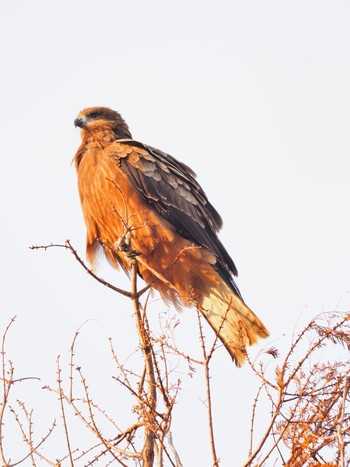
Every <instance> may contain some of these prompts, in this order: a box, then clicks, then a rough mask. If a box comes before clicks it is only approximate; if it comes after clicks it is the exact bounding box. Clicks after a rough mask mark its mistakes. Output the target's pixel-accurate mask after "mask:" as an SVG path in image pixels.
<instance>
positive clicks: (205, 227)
mask: <svg viewBox="0 0 350 467" xmlns="http://www.w3.org/2000/svg"><path fill="white" fill-rule="evenodd" d="M120 142H121V143H123V144H128V145H130V146H131V147H133V148H134V151H133V152H131V153H128V154H127V155H126V156H125V157H121V158H120V159H119V165H120V168H121V170H122V171H123V172H124V173H125V174H126V175H127V176H128V177H129V179H130V180H131V182H132V183H133V185H134V187H135V189H136V190H137V192H138V193H139V195H140V196H141V197H142V198H143V199H144V200H145V201H147V202H148V203H149V204H151V205H152V207H153V209H155V210H156V211H157V212H158V213H159V214H160V215H161V216H162V217H163V218H165V219H166V220H167V221H168V222H169V223H171V224H172V225H173V226H174V228H175V229H176V231H177V232H178V233H180V234H181V235H182V236H183V237H185V238H187V239H189V240H191V241H192V242H194V243H196V244H198V245H201V246H203V247H206V248H208V249H209V250H210V251H211V252H212V253H214V254H215V256H216V258H217V262H216V265H215V267H216V268H217V271H218V272H219V274H220V276H221V277H222V278H223V279H224V281H225V282H226V283H227V284H228V285H229V286H230V288H231V289H232V291H233V292H234V293H235V294H237V295H238V296H241V295H240V292H239V290H238V288H237V285H236V283H235V281H234V280H233V277H232V274H234V275H237V269H236V266H235V264H234V262H233V260H232V258H231V257H230V255H229V254H228V253H227V251H226V249H225V247H224V246H223V244H222V243H221V241H220V240H219V238H218V236H217V232H218V231H219V229H220V228H221V226H222V219H221V217H220V215H219V213H218V212H217V211H216V209H215V208H214V207H213V206H212V205H211V203H210V202H209V201H208V198H207V196H206V194H205V193H204V191H203V189H202V188H201V186H200V185H199V183H198V182H197V181H196V179H195V173H194V172H193V171H192V170H191V169H190V168H189V167H187V165H185V164H183V163H182V162H179V161H177V160H176V159H175V158H174V157H172V156H170V155H169V154H166V153H164V152H162V151H160V150H159V149H156V148H153V147H151V146H146V145H144V144H142V143H139V142H137V141H134V140H123V141H120ZM138 148H141V149H142V151H138ZM135 153H136V154H135ZM116 156H117V155H116Z"/></svg>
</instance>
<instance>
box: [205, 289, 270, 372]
mask: <svg viewBox="0 0 350 467" xmlns="http://www.w3.org/2000/svg"><path fill="white" fill-rule="evenodd" d="M199 308H200V311H201V313H202V314H203V316H204V317H205V319H206V320H207V321H208V323H209V324H210V326H211V327H212V328H213V330H214V331H215V333H216V334H217V335H218V337H219V338H220V340H221V341H222V343H223V344H224V345H225V347H226V349H227V350H228V352H229V354H230V355H231V357H232V359H233V361H234V362H235V364H236V365H237V366H238V367H241V366H242V365H243V363H244V361H245V358H246V347H247V346H248V345H252V344H255V343H256V342H257V341H258V338H259V337H262V338H264V337H267V336H268V335H269V332H268V330H267V329H266V327H265V326H264V325H263V323H262V322H261V321H260V319H259V318H258V317H257V316H256V315H255V314H254V312H253V311H252V310H251V309H250V308H248V307H247V305H246V304H245V303H244V302H243V300H242V299H241V298H239V297H238V296H237V295H234V294H233V293H232V291H231V290H230V289H229V287H228V286H227V285H226V284H222V286H221V287H220V289H215V290H213V289H212V290H211V291H210V293H209V294H208V295H206V296H205V297H203V299H202V301H201V303H200V307H199Z"/></svg>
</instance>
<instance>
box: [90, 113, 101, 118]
mask: <svg viewBox="0 0 350 467" xmlns="http://www.w3.org/2000/svg"><path fill="white" fill-rule="evenodd" d="M99 116H100V112H91V114H90V115H89V117H90V118H97V117H99Z"/></svg>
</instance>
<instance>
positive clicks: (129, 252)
mask: <svg viewBox="0 0 350 467" xmlns="http://www.w3.org/2000/svg"><path fill="white" fill-rule="evenodd" d="M132 230H133V229H132V228H130V227H128V228H127V229H126V231H125V232H124V233H123V235H122V236H121V237H120V238H119V240H118V241H117V242H115V244H114V247H115V249H116V250H117V251H121V252H122V253H124V255H125V256H126V257H127V258H128V259H134V258H136V256H139V255H140V254H141V252H140V251H136V250H133V249H132V247H131V231H132Z"/></svg>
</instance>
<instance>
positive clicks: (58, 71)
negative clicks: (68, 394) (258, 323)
mask: <svg viewBox="0 0 350 467" xmlns="http://www.w3.org/2000/svg"><path fill="white" fill-rule="evenodd" d="M349 24H350V4H349V2H348V1H336V2H335V1H333V2H330V1H321V0H317V1H316V0H315V1H308V0H306V1H305V0H303V1H297V0H296V1H281V0H276V1H259V0H256V1H237V0H231V1H230V0H226V1H224V0H218V1H216V2H215V3H214V2H209V1H203V0H201V1H198V0H194V1H183V0H179V1H177V2H167V1H160V0H157V1H156V0H150V1H147V2H146V1H142V0H135V1H128V2H126V1H120V0H102V1H99V2H96V1H90V0H84V1H82V0H74V1H73V0H71V1H67V0H61V1H60V2H50V1H44V0H33V1H30V2H28V1H24V0H18V1H11V2H3V4H2V6H1V15H0V35H1V44H2V46H1V49H2V50H1V64H2V66H1V68H2V72H1V78H0V79H1V94H2V97H1V103H2V105H1V112H0V118H1V129H2V147H3V151H2V153H3V154H2V164H3V165H2V170H1V180H2V182H1V184H0V190H1V200H2V203H1V243H2V246H3V253H2V263H3V266H2V292H1V295H0V304H1V314H0V330H1V332H3V330H4V328H5V326H6V324H7V323H8V322H9V319H10V317H11V316H13V315H17V320H16V323H15V325H14V327H13V329H12V331H11V333H10V336H9V341H8V349H7V357H8V358H10V359H11V360H12V361H13V362H14V365H15V369H16V375H17V377H24V376H37V377H40V378H41V381H40V382H35V381H32V382H26V383H23V384H21V385H18V386H15V388H14V394H13V401H14V404H15V399H16V398H19V399H22V400H24V401H25V402H26V404H27V407H28V408H31V407H33V408H34V418H35V417H37V418H36V425H35V435H36V436H37V437H38V439H40V437H41V435H43V434H44V432H45V431H46V428H47V427H48V426H49V425H50V421H51V420H52V419H53V418H54V417H55V416H56V417H58V418H59V414H58V411H57V409H58V403H57V401H56V398H55V396H53V395H51V394H49V393H48V392H45V391H43V390H42V389H41V387H42V386H44V385H45V384H52V385H54V384H55V378H56V375H55V371H56V363H55V360H56V356H57V355H58V354H60V355H61V356H62V357H61V358H62V359H63V361H64V362H67V361H68V351H69V347H70V343H71V340H72V338H73V336H74V333H75V331H76V330H77V328H78V327H79V326H80V325H81V324H82V323H84V322H85V321H86V320H92V321H90V322H88V323H87V324H86V325H85V326H84V327H83V329H82V332H81V336H80V341H79V344H78V349H77V350H78V357H77V358H78V359H79V361H80V362H81V363H82V367H83V368H84V370H85V371H86V373H87V376H88V378H89V380H90V381H89V382H90V387H91V388H92V389H91V390H92V391H93V395H95V396H96V399H98V400H99V401H101V405H103V406H104V407H108V405H110V406H112V407H114V408H117V412H116V414H117V415H116V418H118V410H119V409H120V411H123V410H125V405H126V404H127V403H128V400H127V399H126V402H124V401H120V399H116V390H117V389H118V391H119V388H117V387H116V384H115V383H114V382H113V381H112V378H111V376H112V375H113V374H115V373H116V370H115V367H114V366H113V363H112V361H111V355H110V352H109V344H108V338H109V337H112V338H113V340H114V342H116V343H117V345H118V348H120V352H121V354H122V355H123V356H124V357H125V358H126V357H127V356H128V355H129V354H131V353H132V352H133V351H134V348H135V346H136V341H135V334H134V322H133V318H132V309H131V307H130V305H129V304H128V302H127V301H126V300H125V299H124V298H121V297H119V296H117V295H115V294H113V293H111V292H110V291H108V290H106V289H104V288H103V287H102V286H100V285H99V284H97V283H96V282H94V281H93V280H92V279H91V278H90V277H88V276H87V275H86V273H84V272H83V271H82V269H81V268H80V267H79V266H78V264H77V263H76V262H75V261H74V259H73V257H72V256H71V255H70V254H68V253H65V252H64V251H61V250H50V251H47V252H33V251H30V250H29V248H28V247H29V246H30V245H32V244H37V245H39V244H49V243H51V242H54V243H56V242H58V243H62V242H64V240H65V239H67V238H69V239H70V240H71V242H72V243H73V245H74V246H75V247H76V248H77V249H78V251H79V253H80V254H81V256H84V254H85V253H84V250H85V225H84V221H83V217H82V214H81V209H80V203H79V198H78V192H77V187H76V174H75V169H74V166H72V165H70V163H71V160H72V158H73V156H74V154H75V151H76V149H77V147H78V145H79V143H80V135H79V131H78V130H77V129H75V128H74V125H73V121H74V118H75V117H76V114H77V113H78V112H79V110H81V109H82V108H85V107H90V106H94V105H104V106H108V107H111V108H113V109H115V110H118V111H119V112H120V113H121V114H122V115H123V117H124V118H125V119H126V121H127V123H128V124H129V127H130V129H131V132H132V134H133V136H134V138H135V139H137V140H140V141H143V142H145V143H148V144H150V145H152V146H155V147H158V148H159V149H162V150H164V151H166V152H168V153H170V154H172V155H173V156H175V157H176V158H178V159H180V160H181V161H183V162H185V163H186V164H187V165H189V166H190V167H192V168H193V169H194V170H195V172H196V173H197V174H198V179H199V182H200V183H201V184H202V186H203V188H204V189H205V191H206V193H207V195H208V197H209V199H210V200H211V202H212V204H213V205H214V206H215V207H216V208H217V210H218V211H219V212H220V214H221V215H222V217H223V219H224V228H223V230H222V233H221V236H220V237H221V239H222V241H223V243H224V244H225V246H226V248H227V250H228V251H229V252H230V254H231V255H232V257H233V259H234V261H235V263H236V265H237V267H238V270H239V274H240V275H239V278H238V281H237V283H238V286H239V288H240V290H241V292H242V295H243V297H244V298H245V301H246V302H247V304H248V305H249V306H250V307H251V308H252V309H253V310H254V311H255V312H256V314H257V315H258V316H259V317H260V318H261V319H262V320H263V321H264V323H265V324H266V325H267V327H268V328H269V329H270V332H271V338H270V342H271V343H273V345H275V346H277V347H281V349H283V348H285V346H287V345H288V342H289V341H290V339H291V336H292V333H293V331H294V330H295V329H301V327H302V326H303V324H305V323H307V322H308V320H309V319H311V318H312V317H314V316H315V315H317V314H319V313H321V312H323V311H328V310H334V309H337V310H349V308H350V295H349V288H350V241H349V238H350V220H349V219H350V217H349V199H350V187H349V178H350V163H349V154H350V110H349V109H350V86H349V83H350V28H349ZM99 271H100V272H101V274H102V275H103V276H104V277H106V278H108V279H109V280H111V281H113V282H114V283H115V284H116V285H121V286H124V287H127V286H128V281H127V279H125V277H124V276H123V274H122V273H118V272H115V271H113V270H112V269H111V268H109V267H108V266H106V265H105V263H104V260H102V259H101V267H100V269H99ZM154 299H155V302H154V303H152V305H151V306H150V313H152V312H153V313H154V314H157V313H159V312H160V313H161V312H164V311H166V307H165V306H163V305H162V303H161V302H160V301H159V300H157V299H158V297H157V295H154ZM180 320H181V323H180V325H179V326H178V329H179V339H180V341H182V340H183V341H184V342H185V344H184V345H189V344H190V343H191V341H192V342H193V349H197V350H198V331H197V327H196V319H195V313H194V312H193V310H190V311H189V310H185V311H184V312H183V313H182V314H181V315H180ZM207 336H208V338H209V337H210V331H209V330H208V332H207ZM181 339H182V340H181ZM265 344H266V342H261V343H260V344H258V346H256V348H255V349H252V354H255V353H256V352H257V351H258V350H259V349H260V348H262V347H263V346H264V345H265ZM271 345H272V344H271ZM197 350H194V352H196V351H197ZM66 376H67V375H66ZM212 383H213V396H214V400H213V404H214V411H215V412H214V414H215V417H216V419H215V420H216V430H217V444H218V446H217V450H218V455H219V457H220V458H221V460H222V466H224V467H225V466H229V465H230V466H231V465H240V463H241V462H242V461H243V460H244V459H245V458H246V457H247V449H248V439H249V431H248V430H249V421H250V410H251V405H252V400H253V395H254V391H255V390H256V389H257V382H256V381H255V379H254V377H253V376H252V373H251V371H250V370H249V368H248V366H246V367H245V368H243V369H242V370H238V369H236V367H235V366H234V365H233V364H232V362H231V360H230V358H229V357H228V355H227V353H226V352H225V350H224V349H220V350H218V351H217V352H216V354H215V358H214V361H213V381H212ZM118 394H119V393H118ZM118 397H119V396H118ZM200 398H204V387H203V386H202V380H201V377H200V371H199V370H198V372H197V374H196V375H195V377H194V378H193V379H192V380H188V379H186V378H185V379H184V383H183V393H182V395H181V397H180V398H179V400H178V403H177V406H176V411H175V413H174V419H175V422H174V428H173V437H174V443H175V445H176V447H177V449H178V451H179V453H180V456H181V458H182V461H183V464H184V466H188V465H201V466H210V465H211V459H210V457H209V443H208V442H207V431H206V426H205V420H206V412H205V410H204V407H203V404H202V402H201V401H200ZM36 414H37V415H36ZM189 420H190V421H191V423H189ZM74 423H75V422H74ZM121 425H123V421H121ZM8 426H9V433H8V434H7V438H6V443H7V444H6V445H5V446H6V447H7V452H8V453H10V454H9V456H10V457H12V460H15V458H16V456H17V452H18V449H19V448H18V440H20V435H18V438H17V441H15V440H16V435H15V433H16V431H15V428H14V426H13V425H11V424H10V423H8ZM76 426H77V428H72V432H73V433H76V434H77V435H76V436H78V437H82V436H85V432H86V430H83V429H82V428H81V427H80V428H79V424H77V425H76ZM79 430H80V431H79ZM86 435H87V433H86ZM5 436H6V434H5ZM59 438H61V439H63V437H62V436H60V434H59V433H57V434H56V438H55V439H56V441H52V443H51V447H50V449H51V450H50V449H48V452H55V454H54V455H53V456H57V457H59V456H62V455H64V448H63V447H62V446H64V444H63V441H57V439H59ZM189 439H191V442H189ZM55 449H56V450H55ZM57 451H58V452H57ZM43 452H45V450H44V451H43ZM233 453H234V454H233ZM233 458H234V459H235V461H234V463H232V459H233ZM28 465H29V464H28ZM78 465H80V464H78ZM81 465H83V464H81ZM99 465H103V464H99Z"/></svg>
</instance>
